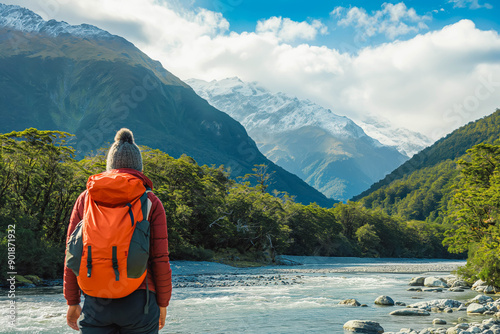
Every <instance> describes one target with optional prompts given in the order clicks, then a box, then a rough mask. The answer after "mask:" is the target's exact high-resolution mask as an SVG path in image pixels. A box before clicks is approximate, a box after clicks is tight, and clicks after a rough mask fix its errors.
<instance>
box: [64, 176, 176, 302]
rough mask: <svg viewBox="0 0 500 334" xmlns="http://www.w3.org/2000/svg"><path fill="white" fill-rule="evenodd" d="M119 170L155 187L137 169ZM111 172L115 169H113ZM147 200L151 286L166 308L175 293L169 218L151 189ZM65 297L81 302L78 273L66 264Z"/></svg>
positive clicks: (80, 203) (74, 216)
mask: <svg viewBox="0 0 500 334" xmlns="http://www.w3.org/2000/svg"><path fill="white" fill-rule="evenodd" d="M113 171H116V172H120V173H128V174H132V175H134V176H135V177H137V178H139V179H141V180H142V181H143V182H144V185H145V186H149V187H150V188H151V189H153V183H152V182H151V180H150V179H148V178H147V177H146V176H145V175H144V174H143V173H141V172H139V171H136V170H135V169H129V168H122V169H116V170H113ZM113 171H112V172H113ZM86 197H87V191H84V192H83V193H81V194H80V196H79V197H78V199H77V200H76V203H75V205H74V207H73V211H72V213H71V218H70V222H69V227H68V234H67V239H66V242H67V241H68V240H69V236H70V235H71V233H73V231H74V229H75V227H76V225H77V224H78V223H79V222H80V221H81V220H82V218H83V211H84V205H85V198H86ZM148 199H149V200H150V201H151V203H152V206H151V212H150V214H149V219H148V220H149V222H150V224H151V225H150V229H151V247H150V255H149V259H150V263H149V266H148V275H147V279H148V288H149V290H151V291H155V292H156V301H157V303H158V305H159V306H161V307H166V306H168V303H169V301H170V297H171V295H172V271H171V269H170V262H169V258H168V235H167V219H166V216H165V209H164V208H163V204H162V203H161V201H160V200H159V199H158V197H156V195H155V194H153V193H152V192H150V193H148ZM139 289H146V280H144V282H143V283H142V284H141V286H140V287H139ZM63 292H64V298H66V301H67V303H68V305H76V304H79V303H80V288H79V287H78V282H77V279H76V275H75V274H74V273H73V271H72V270H71V269H69V268H67V267H66V265H65V266H64V287H63Z"/></svg>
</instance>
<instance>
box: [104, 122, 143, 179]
mask: <svg viewBox="0 0 500 334" xmlns="http://www.w3.org/2000/svg"><path fill="white" fill-rule="evenodd" d="M117 168H133V169H135V170H138V171H140V172H142V156H141V150H140V149H139V147H138V146H137V145H136V144H135V143H134V135H133V134H132V131H130V130H129V129H126V128H122V129H120V130H118V132H117V133H116V136H115V142H114V143H113V145H111V147H110V149H109V152H108V160H107V163H106V170H111V169H117Z"/></svg>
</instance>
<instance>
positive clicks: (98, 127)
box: [0, 5, 334, 207]
mask: <svg viewBox="0 0 500 334" xmlns="http://www.w3.org/2000/svg"><path fill="white" fill-rule="evenodd" d="M5 8H6V7H5V5H4V6H3V7H2V9H3V10H4V11H5ZM20 8H21V7H18V6H12V7H9V10H10V15H14V14H13V13H12V12H13V11H16V10H17V11H19V10H21V9H20ZM22 11H23V13H21V14H22V15H21V14H19V15H20V17H23V18H25V19H26V20H27V22H28V23H27V25H28V26H30V27H34V26H36V25H34V24H33V22H32V21H30V17H31V16H30V13H32V12H30V11H29V10H25V9H22ZM26 11H28V12H26ZM18 17H19V16H18ZM32 17H33V18H34V20H35V21H36V22H37V20H38V19H39V16H38V15H36V14H34V13H32ZM16 22H18V23H19V21H16ZM49 22H50V21H49ZM16 24H17V23H16ZM58 24H60V25H61V27H66V24H65V23H57V22H56V21H54V22H52V23H51V25H52V26H57V25H58ZM15 26H16V27H18V26H19V24H17V25H15ZM30 29H31V28H30ZM30 29H27V30H30ZM55 31H58V32H60V31H62V30H60V29H59V30H58V29H55ZM70 31H71V29H70ZM106 36H107V37H106V38H104V39H103V38H92V37H91V36H87V35H85V36H84V37H82V36H76V35H72V34H70V33H67V32H63V33H58V34H57V35H55V36H54V35H51V33H48V32H47V31H46V30H43V29H41V30H40V29H39V30H36V29H34V30H33V29H31V31H23V30H22V29H21V30H16V29H14V28H13V26H12V25H11V26H9V25H7V26H1V25H0V46H2V47H0V78H1V79H0V90H1V91H2V94H3V96H5V97H6V98H5V99H1V100H0V112H1V114H0V116H1V118H2V120H3V121H2V122H1V124H0V132H4V133H5V132H11V131H13V130H18V131H20V130H24V129H25V128H29V127H36V128H39V129H41V130H54V129H55V130H61V131H66V132H70V133H73V134H75V135H76V137H75V138H74V139H73V142H72V145H73V146H74V147H75V148H76V149H77V151H78V156H79V157H82V156H83V155H84V154H87V153H89V152H91V151H93V150H94V151H95V150H98V149H100V148H101V147H105V146H106V145H107V143H108V141H111V139H112V138H113V137H114V133H115V132H116V131H117V130H118V129H119V128H121V127H128V128H130V129H131V130H132V131H133V132H134V135H135V138H136V140H137V142H138V143H140V144H141V145H145V146H149V147H151V148H157V149H161V150H162V151H165V152H166V153H168V154H170V155H172V156H174V157H179V156H180V155H182V154H187V155H189V156H191V157H193V158H194V159H195V160H196V161H197V162H199V163H200V164H208V165H221V164H224V165H225V166H227V167H231V169H232V170H233V174H232V176H233V177H237V176H242V175H244V174H246V173H251V172H252V168H253V166H254V165H255V164H268V165H269V169H270V171H274V172H275V173H274V174H273V182H274V184H273V185H272V186H271V187H270V188H271V189H276V190H279V191H286V192H288V193H289V194H290V195H293V196H296V198H297V200H298V201H299V202H302V203H305V204H308V203H310V202H317V203H318V204H320V205H322V206H327V207H328V206H331V205H333V203H334V201H332V200H330V199H327V198H326V197H325V196H324V195H322V194H321V193H319V192H318V191H316V190H315V189H313V188H312V187H310V186H308V185H307V184H306V183H305V182H304V181H302V180H300V179H299V178H298V177H297V176H296V175H293V174H290V173H288V172H286V171H285V170H283V169H282V168H281V167H279V166H276V165H275V164H273V163H272V162H271V161H269V160H267V159H266V158H265V157H264V156H263V155H262V154H261V153H260V151H259V150H258V148H257V147H256V145H255V142H254V141H253V140H252V139H251V138H250V137H248V134H247V133H246V131H245V129H244V128H243V126H241V124H239V123H238V122H236V121H235V120H233V119H232V118H230V117H229V116H228V115H227V114H225V113H223V112H221V111H219V110H217V109H215V108H214V107H212V106H210V105H209V104H208V103H207V102H206V101H205V100H203V99H202V98H200V97H199V96H198V95H196V93H195V92H194V91H193V90H192V89H191V88H190V87H189V86H188V85H187V84H185V83H184V82H183V81H181V80H180V79H179V78H177V77H176V76H174V75H173V74H172V73H170V72H168V71H167V70H165V69H163V67H162V66H161V64H160V63H159V62H157V61H154V60H152V59H150V58H149V57H148V56H146V55H145V54H144V53H143V52H142V51H140V50H139V49H137V48H136V47H135V46H134V45H133V44H132V43H130V42H128V41H126V40H125V39H123V38H121V37H118V36H114V35H110V34H109V36H108V35H106ZM110 36H111V37H110ZM108 37H109V38H108ZM236 172H237V173H236Z"/></svg>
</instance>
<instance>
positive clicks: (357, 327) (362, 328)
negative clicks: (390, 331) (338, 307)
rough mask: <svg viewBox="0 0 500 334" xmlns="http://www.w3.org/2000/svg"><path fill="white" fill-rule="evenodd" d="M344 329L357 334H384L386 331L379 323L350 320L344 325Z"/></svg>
mask: <svg viewBox="0 0 500 334" xmlns="http://www.w3.org/2000/svg"><path fill="white" fill-rule="evenodd" d="M344 329H345V330H348V331H352V332H355V333H383V332H384V329H383V328H382V326H380V324H379V323H378V322H375V321H369V320H350V321H348V322H346V323H345V324H344Z"/></svg>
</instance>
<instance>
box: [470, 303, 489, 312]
mask: <svg viewBox="0 0 500 334" xmlns="http://www.w3.org/2000/svg"><path fill="white" fill-rule="evenodd" d="M485 311H486V307H484V305H481V304H478V303H472V304H470V305H469V306H467V313H474V314H482V313H484V312H485Z"/></svg>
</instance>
